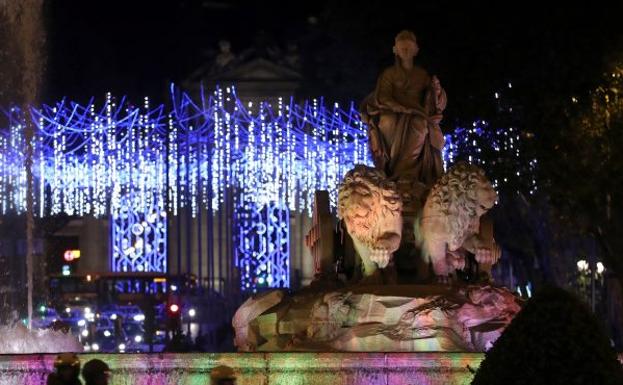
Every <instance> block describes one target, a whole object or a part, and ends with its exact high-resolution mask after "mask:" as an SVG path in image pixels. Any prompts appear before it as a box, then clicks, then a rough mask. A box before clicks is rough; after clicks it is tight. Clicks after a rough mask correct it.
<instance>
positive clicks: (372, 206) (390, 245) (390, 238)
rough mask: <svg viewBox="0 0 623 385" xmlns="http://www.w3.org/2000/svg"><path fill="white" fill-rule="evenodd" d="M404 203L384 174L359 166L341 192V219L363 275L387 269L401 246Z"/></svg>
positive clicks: (339, 210)
mask: <svg viewBox="0 0 623 385" xmlns="http://www.w3.org/2000/svg"><path fill="white" fill-rule="evenodd" d="M401 209H402V202H401V200H400V196H399V195H398V193H397V192H396V189H395V185H394V184H393V183H392V182H390V181H388V180H387V178H386V177H385V175H384V174H383V172H381V171H379V170H376V169H374V168H371V167H367V166H364V165H357V166H355V168H354V169H352V170H351V171H349V172H348V173H347V174H346V176H345V177H344V181H343V182H342V184H341V185H340V187H339V191H338V218H340V219H343V220H344V223H345V224H346V229H347V231H348V234H349V235H350V236H351V237H352V239H353V244H354V246H355V250H356V251H357V254H358V255H359V257H360V258H361V263H362V268H363V275H364V276H370V275H372V274H373V273H374V272H375V271H376V270H377V268H381V269H382V268H385V267H387V265H388V264H389V262H390V259H391V255H392V253H393V252H394V251H396V250H397V249H398V246H399V245H400V237H401V234H402V217H401Z"/></svg>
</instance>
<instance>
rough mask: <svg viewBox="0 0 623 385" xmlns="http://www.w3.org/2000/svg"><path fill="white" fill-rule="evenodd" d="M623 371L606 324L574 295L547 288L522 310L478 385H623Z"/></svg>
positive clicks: (493, 350)
mask: <svg viewBox="0 0 623 385" xmlns="http://www.w3.org/2000/svg"><path fill="white" fill-rule="evenodd" d="M621 383H623V369H622V368H621V364H620V363H619V362H618V360H617V356H616V352H615V351H614V349H612V347H611V346H610V341H609V340H608V337H607V335H606V333H605V332H604V330H603V328H602V325H601V324H600V322H599V321H598V320H597V319H596V318H595V316H594V315H593V314H592V313H591V311H590V310H589V309H588V307H587V306H586V304H584V303H583V302H581V301H580V300H579V299H577V298H576V297H575V296H573V295H572V294H570V293H568V292H566V291H564V290H563V289H559V288H555V287H545V288H543V289H541V290H540V291H539V292H538V293H537V294H536V295H535V296H534V297H533V298H532V299H531V300H530V301H528V302H527V304H526V305H525V307H524V308H523V309H522V310H521V312H519V314H518V315H517V316H516V317H515V319H514V320H513V321H512V322H511V324H510V325H509V326H508V327H507V328H506V330H505V331H504V333H503V334H502V335H501V336H500V338H499V339H498V340H497V341H496V343H495V344H494V345H493V347H492V348H491V349H490V350H489V351H488V352H487V353H486V355H485V360H484V361H483V362H482V364H481V365H480V368H479V369H478V371H477V372H476V376H475V377H474V379H473V381H472V385H486V384H509V385H512V384H550V385H556V384H561V385H562V384H565V385H566V384H621Z"/></svg>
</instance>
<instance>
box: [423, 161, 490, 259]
mask: <svg viewBox="0 0 623 385" xmlns="http://www.w3.org/2000/svg"><path fill="white" fill-rule="evenodd" d="M496 201H497V193H496V192H495V190H494V189H493V186H491V182H489V180H488V179H487V177H486V176H485V173H484V171H483V170H482V169H481V168H479V167H477V166H474V165H472V164H469V163H465V162H459V163H457V164H456V165H454V166H452V167H451V168H450V169H449V170H448V172H447V173H446V174H444V175H443V176H442V177H441V178H439V180H438V181H437V183H435V185H434V186H433V188H432V189H431V191H430V194H429V196H428V198H427V200H426V205H425V206H426V207H425V209H426V211H427V212H428V213H427V214H425V215H431V214H432V213H434V214H436V215H443V216H445V217H446V218H447V221H446V223H447V226H448V228H447V229H446V230H447V231H448V233H449V234H448V235H449V236H450V239H449V240H448V249H450V250H456V249H458V248H459V247H461V245H462V244H463V242H464V241H465V239H466V238H467V237H468V236H470V235H472V234H474V233H477V232H478V226H479V223H480V222H479V220H480V217H481V216H482V215H483V214H484V213H486V212H487V211H488V210H489V209H491V207H493V205H494V204H495V202H496Z"/></svg>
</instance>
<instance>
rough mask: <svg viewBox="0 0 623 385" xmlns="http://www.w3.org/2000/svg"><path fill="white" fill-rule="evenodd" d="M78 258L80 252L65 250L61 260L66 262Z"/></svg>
mask: <svg viewBox="0 0 623 385" xmlns="http://www.w3.org/2000/svg"><path fill="white" fill-rule="evenodd" d="M78 258H80V250H65V254H63V259H64V260H66V261H67V262H71V261H73V260H74V259H78Z"/></svg>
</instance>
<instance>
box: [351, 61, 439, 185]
mask: <svg viewBox="0 0 623 385" xmlns="http://www.w3.org/2000/svg"><path fill="white" fill-rule="evenodd" d="M445 105H446V95H445V92H444V91H443V90H442V91H441V95H439V96H436V95H434V90H433V87H432V79H431V77H430V76H429V74H428V73H427V72H426V71H425V70H424V69H422V68H420V67H413V68H412V69H411V70H405V69H403V68H402V67H401V66H400V65H394V66H392V67H390V68H387V69H386V70H385V71H383V73H382V74H381V76H380V77H379V79H378V82H377V85H376V89H375V90H374V92H373V93H372V94H371V95H370V96H368V98H366V100H365V101H364V103H363V105H362V109H361V111H362V118H363V120H364V122H365V123H366V124H368V128H369V139H370V149H371V151H372V157H373V160H374V165H375V167H377V168H379V169H381V170H383V171H385V173H386V175H387V176H388V177H389V178H390V179H393V180H396V181H399V182H400V181H402V182H409V183H415V182H420V183H421V184H423V185H424V187H425V188H426V189H428V188H430V187H432V185H433V184H434V183H435V181H436V180H437V178H438V177H439V176H441V174H442V173H443V162H442V159H441V150H442V148H443V145H444V137H443V134H442V132H441V129H440V127H439V125H438V124H434V123H433V122H430V121H429V120H428V118H429V116H431V115H435V114H440V113H441V112H442V111H443V109H444V108H445ZM405 108H408V109H413V110H415V113H405V112H404V109H405Z"/></svg>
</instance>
